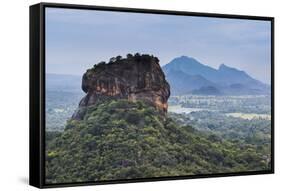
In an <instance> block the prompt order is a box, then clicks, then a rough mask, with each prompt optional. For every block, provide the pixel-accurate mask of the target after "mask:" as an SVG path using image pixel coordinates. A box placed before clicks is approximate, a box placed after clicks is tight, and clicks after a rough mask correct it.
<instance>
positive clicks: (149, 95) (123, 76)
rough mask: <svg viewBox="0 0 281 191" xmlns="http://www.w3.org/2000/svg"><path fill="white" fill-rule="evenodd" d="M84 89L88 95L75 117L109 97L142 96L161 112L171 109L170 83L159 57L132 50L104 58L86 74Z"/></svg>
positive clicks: (80, 117) (133, 97)
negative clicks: (131, 52)
mask: <svg viewBox="0 0 281 191" xmlns="http://www.w3.org/2000/svg"><path fill="white" fill-rule="evenodd" d="M82 89H83V91H84V92H85V93H86V96H85V97H84V98H83V99H82V100H81V101H80V103H79V107H78V109H77V110H76V112H75V113H74V114H73V116H72V119H77V120H79V119H83V117H84V113H85V110H86V109H87V107H88V106H93V105H95V104H98V103H101V102H103V101H105V100H108V99H128V100H129V101H137V100H141V101H144V102H146V103H149V104H151V105H153V106H154V107H155V108H157V109H158V110H159V111H161V112H162V113H166V112H167V109H168V104H167V101H168V98H169V96H170V86H169V84H168V82H167V81H166V79H165V75H164V73H163V71H162V69H161V67H160V65H159V60H158V58H157V57H154V56H150V55H140V54H138V53H137V54H135V55H134V56H133V55H131V54H128V55H127V58H122V57H121V56H118V57H116V58H111V59H110V61H109V63H105V62H101V63H99V64H97V65H95V66H94V67H93V68H91V69H89V70H87V72H86V73H85V74H84V75H83V79H82Z"/></svg>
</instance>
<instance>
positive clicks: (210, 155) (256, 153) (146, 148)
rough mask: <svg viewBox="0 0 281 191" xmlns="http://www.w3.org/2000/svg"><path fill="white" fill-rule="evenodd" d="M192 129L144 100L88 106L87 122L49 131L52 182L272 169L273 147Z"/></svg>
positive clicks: (48, 163)
mask: <svg viewBox="0 0 281 191" xmlns="http://www.w3.org/2000/svg"><path fill="white" fill-rule="evenodd" d="M178 119H180V118H179V117H178ZM189 125H190V124H189ZM189 125H188V123H184V122H183V120H178V121H177V120H175V118H174V116H171V115H166V116H165V115H161V114H159V112H158V111H157V110H156V109H155V108H154V107H151V106H150V105H147V104H145V103H144V102H142V101H137V102H129V101H126V100H118V101H114V100H111V101H107V102H104V103H101V104H99V105H97V106H95V107H88V108H87V111H86V115H85V117H84V119H83V120H80V121H77V120H69V121H68V122H67V124H66V127H65V129H64V131H60V132H57V131H50V132H47V133H46V183H68V182H83V181H101V180H116V179H133V178H149V177H160V176H161V177H163V176H181V175H192V174H209V173H226V172H243V171H257V170H268V169H270V159H269V158H268V154H269V153H268V152H270V149H268V147H269V146H270V145H261V144H255V142H254V141H255V140H252V141H251V140H248V141H245V139H231V138H229V137H227V136H226V135H220V134H218V133H215V132H213V131H200V129H198V128H196V127H192V126H189ZM269 139H270V137H269Z"/></svg>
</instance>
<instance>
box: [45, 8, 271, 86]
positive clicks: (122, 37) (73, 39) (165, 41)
mask: <svg viewBox="0 0 281 191" xmlns="http://www.w3.org/2000/svg"><path fill="white" fill-rule="evenodd" d="M270 47H271V45H270V22H269V21H254V20H241V19H221V18H208V17H191V16H173V15H158V14H157V15H156V14H139V13H124V12H107V11H93V10H76V9H57V8H47V10H46V69H47V72H48V73H59V74H77V75H82V74H83V73H84V72H85V71H86V70H87V69H88V68H90V67H92V66H93V65H94V64H96V63H98V62H100V61H108V60H109V58H111V57H114V56H117V55H122V56H123V57H125V56H126V54H127V53H136V52H140V53H147V54H153V55H154V56H157V57H158V58H159V59H160V64H161V65H165V64H167V63H168V62H170V61H171V60H172V59H173V58H175V57H179V56H182V55H186V56H189V57H193V58H195V59H197V60H198V61H200V62H201V63H203V64H206V65H209V66H211V67H214V68H218V67H219V65H220V64H222V63H224V64H226V65H228V66H231V67H235V68H238V69H241V70H244V71H246V72H247V73H248V74H250V75H251V76H252V77H254V78H256V79H258V80H261V81H263V82H266V83H270V70H271V68H270V51H271V50H270Z"/></svg>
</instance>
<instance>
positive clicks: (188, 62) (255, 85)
mask: <svg viewBox="0 0 281 191" xmlns="http://www.w3.org/2000/svg"><path fill="white" fill-rule="evenodd" d="M163 71H164V73H165V75H166V78H167V80H168V82H169V83H170V85H171V93H172V94H174V95H182V94H186V93H193V94H201V93H203V92H204V94H206V93H207V92H212V93H218V94H230V95H256V94H268V93H270V86H268V85H266V84H264V83H262V82H260V81H258V80H256V79H254V78H252V77H251V76H250V75H248V74H247V73H246V72H244V71H242V70H238V69H236V68H231V67H229V66H226V65H224V64H222V65H220V67H219V69H214V68H212V67H210V66H207V65H204V64H202V63H200V62H199V61H197V60H195V59H194V58H191V57H187V56H181V57H178V58H175V59H173V60H172V61H171V62H170V63H168V64H166V65H165V66H163ZM206 90H207V91H206ZM211 90H212V91H211ZM200 92H201V93H200Z"/></svg>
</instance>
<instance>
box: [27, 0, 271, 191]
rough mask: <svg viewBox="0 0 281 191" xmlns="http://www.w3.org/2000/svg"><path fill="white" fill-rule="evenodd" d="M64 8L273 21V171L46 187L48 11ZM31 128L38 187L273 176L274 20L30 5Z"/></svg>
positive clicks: (32, 179) (32, 180) (32, 171)
mask: <svg viewBox="0 0 281 191" xmlns="http://www.w3.org/2000/svg"><path fill="white" fill-rule="evenodd" d="M46 8H64V9H79V10H100V11H114V12H127V13H130V12H131V13H148V14H164V15H181V16H196V17H210V18H224V19H246V20H260V21H270V22H271V169H270V170H265V171H247V172H233V173H217V174H201V175H200V174H198V175H187V176H171V177H153V178H142V179H123V180H106V181H96V182H93V181H88V182H70V183H56V184H46V182H45V9H46ZM29 56H30V77H29V79H30V82H29V83H30V93H29V95H30V96H29V102H30V113H29V114H30V129H29V133H30V134H29V135H30V138H29V184H30V185H32V186H35V187H38V188H55V187H68V186H86V185H101V184H102V185H104V184H116V183H137V182H151V181H165V180H183V179H195V178H212V177H229V176H244V175H261V174H273V173H274V163H275V161H274V17H265V16H250V15H233V14H218V13H200V12H186V11H171V10H155V9H139V8H124V7H105V6H94V5H75V4H60V3H39V4H36V5H32V6H30V55H29Z"/></svg>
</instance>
